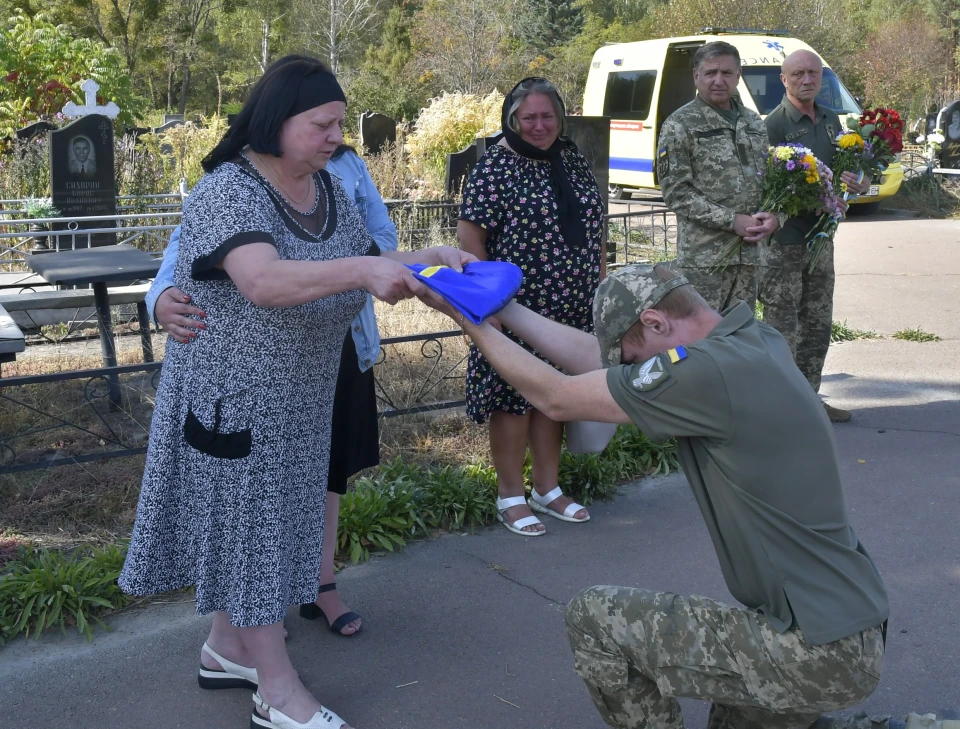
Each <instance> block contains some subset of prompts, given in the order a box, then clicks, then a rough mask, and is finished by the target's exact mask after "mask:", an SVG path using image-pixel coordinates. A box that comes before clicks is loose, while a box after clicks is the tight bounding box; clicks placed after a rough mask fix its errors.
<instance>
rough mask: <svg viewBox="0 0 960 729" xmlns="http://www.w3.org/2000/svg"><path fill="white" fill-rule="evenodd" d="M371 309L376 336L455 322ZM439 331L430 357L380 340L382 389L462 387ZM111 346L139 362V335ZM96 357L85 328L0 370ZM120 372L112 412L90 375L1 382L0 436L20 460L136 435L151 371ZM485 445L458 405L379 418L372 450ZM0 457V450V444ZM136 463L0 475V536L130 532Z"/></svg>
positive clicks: (108, 537) (413, 454)
mask: <svg viewBox="0 0 960 729" xmlns="http://www.w3.org/2000/svg"><path fill="white" fill-rule="evenodd" d="M377 318H378V322H379V324H380V329H381V332H382V334H383V336H384V338H387V337H395V336H402V335H409V334H420V333H429V332H436V331H450V330H453V329H455V326H454V324H453V323H452V322H451V321H450V319H449V318H447V317H445V316H443V315H441V314H439V313H437V312H435V311H434V310H432V309H430V308H428V307H426V306H425V305H423V304H421V303H420V302H419V301H407V302H403V303H401V304H399V305H397V306H395V307H390V306H387V305H385V304H379V303H378V305H377ZM164 340H165V337H164V336H162V335H155V336H154V351H155V353H156V357H157V359H158V360H159V359H160V358H162V356H163V344H164ZM439 343H440V345H442V356H439V357H438V356H437V355H438V354H440V350H439V348H438V343H437V342H428V343H422V342H411V343H404V344H398V345H385V346H384V352H385V358H384V361H383V362H381V363H380V364H378V365H377V370H376V373H377V379H378V382H379V383H380V387H381V395H382V396H383V397H384V398H386V399H388V400H389V402H390V403H392V404H393V406H395V407H397V408H403V407H409V406H411V405H413V404H417V403H425V402H427V403H428V402H438V401H449V400H461V399H463V378H464V371H465V365H464V362H463V360H464V358H465V356H466V354H467V345H466V343H465V342H464V340H463V339H462V338H461V337H452V338H447V339H442V340H439ZM117 352H118V361H119V362H120V364H135V363H139V362H141V361H142V357H141V353H140V339H139V336H121V337H118V338H117ZM424 354H427V355H430V357H425V356H424ZM99 366H101V356H100V344H99V341H98V340H97V339H96V338H95V337H94V338H90V339H85V340H82V341H75V340H67V341H64V342H61V343H59V344H38V345H35V346H31V347H28V349H27V352H26V353H24V354H23V355H21V356H19V357H18V359H17V361H16V362H15V363H10V364H7V365H4V369H3V375H4V377H13V376H17V375H20V376H25V375H34V374H40V373H46V372H55V371H67V370H77V369H91V368H96V367H99ZM120 382H121V390H122V394H123V403H122V406H121V409H120V410H119V411H117V412H112V411H110V409H109V408H107V407H106V400H105V399H104V396H105V394H106V392H105V387H104V386H103V384H102V381H99V380H92V381H91V380H88V379H81V380H67V381H61V382H56V383H45V384H41V385H27V386H20V387H13V388H4V389H2V390H0V437H2V439H3V440H0V443H2V442H4V441H6V442H7V443H9V445H10V446H11V447H13V448H15V450H16V451H17V456H18V458H17V460H18V462H23V463H25V462H32V461H37V460H42V459H44V458H48V459H50V458H56V457H68V456H71V455H78V454H81V453H83V454H87V453H96V452H98V451H107V450H114V449H116V448H117V447H118V446H116V445H115V444H113V443H111V442H109V440H110V430H112V431H113V433H115V434H116V435H117V436H118V437H119V438H120V440H121V441H122V442H123V443H124V444H126V445H129V446H132V447H142V446H145V445H146V442H147V438H148V435H149V425H150V417H151V415H152V411H153V398H154V396H155V391H154V389H153V383H154V380H153V373H134V374H130V375H123V376H121V378H120ZM91 388H92V389H91ZM85 389H86V395H85ZM88 396H90V397H94V398H95V401H96V403H97V408H96V410H94V409H93V408H91V407H90V405H89V404H88V402H87V397H88ZM97 396H99V399H96V398H97ZM11 399H12V400H16V401H18V402H20V403H23V404H24V405H26V406H27V407H24V406H23V405H19V404H16V403H15V402H13V401H12V400H11ZM38 411H39V412H38ZM41 413H49V414H51V415H54V416H59V417H62V418H63V419H65V420H70V421H72V422H75V423H76V424H77V425H79V426H81V427H82V428H83V429H85V431H86V432H84V430H80V429H77V428H70V427H65V426H64V427H51V426H56V425H57V423H56V422H55V421H53V420H52V419H51V418H50V417H49V416H45V415H43V414H41ZM45 428H46V429H45ZM18 434H22V435H19V436H18ZM486 451H487V446H486V428H484V427H478V426H475V425H473V424H471V423H469V422H468V421H467V419H466V417H465V416H464V415H463V412H462V410H457V411H446V412H439V413H430V414H424V415H413V416H404V417H401V418H385V419H383V420H382V421H381V454H382V458H383V460H393V459H394V458H396V457H398V456H402V457H403V458H404V459H405V460H408V461H412V462H418V463H422V464H429V463H436V464H464V463H469V462H472V461H474V460H477V459H478V458H480V457H483V456H485V455H486ZM6 455H9V454H6ZM2 457H4V454H2V453H0V458H2ZM143 467H144V456H132V457H124V458H115V459H110V460H105V461H97V462H90V463H85V464H79V465H73V466H61V467H56V468H49V469H42V470H38V471H30V472H23V473H14V474H6V475H2V476H0V537H3V538H4V539H6V540H8V541H9V540H11V539H14V538H18V539H23V538H25V539H27V540H29V541H33V542H37V543H42V544H46V545H48V546H60V545H66V544H75V543H78V542H91V541H92V542H101V541H114V540H115V539H116V538H117V537H118V536H123V535H126V534H129V531H130V529H131V527H132V525H133V519H134V516H135V510H136V504H137V498H138V496H139V490H140V481H141V478H142V475H143ZM11 543H12V542H11ZM7 551H9V550H7Z"/></svg>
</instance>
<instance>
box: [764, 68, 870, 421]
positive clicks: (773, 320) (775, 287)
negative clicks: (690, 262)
mask: <svg viewBox="0 0 960 729" xmlns="http://www.w3.org/2000/svg"><path fill="white" fill-rule="evenodd" d="M780 80H781V81H783V85H784V87H785V88H786V90H787V93H786V95H785V96H784V97H783V101H781V102H780V106H778V107H777V108H776V109H774V110H773V111H772V112H770V114H769V115H768V116H767V119H766V125H767V133H768V134H769V136H770V141H771V143H773V144H785V143H787V142H794V143H798V144H802V145H803V146H804V147H807V148H809V149H810V151H812V152H813V155H814V156H815V157H816V158H817V159H819V160H820V161H821V162H823V163H824V164H825V165H827V166H828V167H832V166H833V155H834V153H835V152H836V150H837V144H836V141H837V135H838V134H839V133H840V132H841V131H842V130H843V128H844V127H843V125H842V124H841V123H840V117H838V116H837V113H836V112H835V111H834V110H833V109H829V108H827V107H824V106H820V105H819V104H817V103H816V98H817V95H818V94H819V93H820V85H821V83H822V81H823V62H822V61H821V60H820V58H819V56H817V54H816V53H812V52H810V51H795V52H793V53H791V54H790V55H789V56H787V57H786V58H785V59H784V61H783V67H782V69H781V74H780ZM840 179H841V180H842V181H843V182H845V183H847V187H848V188H849V189H850V191H851V192H853V193H866V192H869V191H870V180H864V181H863V182H862V183H858V182H857V178H856V176H855V175H854V174H853V173H851V172H844V173H843V175H841V178H840ZM818 218H819V216H818V215H806V216H800V217H797V218H790V219H789V220H788V221H787V222H786V224H785V225H784V226H783V229H782V230H780V231H779V232H778V233H777V234H776V236H775V238H774V240H773V243H772V245H770V246H768V247H767V248H766V249H765V250H764V253H765V255H764V261H763V268H762V272H761V284H760V300H761V301H762V302H763V307H764V308H763V320H764V321H765V322H767V323H768V324H769V325H770V326H772V327H773V328H774V329H776V330H777V331H778V332H780V333H781V334H782V335H783V338H784V339H786V340H787V344H789V345H790V350H791V351H792V352H793V356H794V359H795V360H796V363H797V367H799V368H800V371H801V372H802V373H803V375H804V377H806V378H807V382H809V383H810V385H811V386H812V387H813V389H814V391H815V392H819V391H820V377H821V373H822V372H823V363H824V361H825V360H826V358H827V349H829V347H830V332H831V329H832V326H833V285H834V272H833V241H832V240H831V241H829V242H828V243H827V245H826V247H825V248H824V249H823V253H822V254H821V256H820V260H819V261H818V262H817V266H816V268H815V269H814V270H813V272H810V271H809V270H808V269H809V268H810V261H811V257H810V252H809V251H808V250H807V245H806V244H807V237H808V236H809V234H810V231H811V230H813V227H814V225H816V223H817V220H818ZM823 406H824V408H826V410H827V415H828V416H829V417H830V420H832V421H833V422H835V423H845V422H847V421H848V420H850V412H849V411H848V410H841V409H840V408H835V407H833V406H831V405H828V404H827V403H824V404H823Z"/></svg>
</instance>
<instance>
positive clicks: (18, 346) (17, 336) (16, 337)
mask: <svg viewBox="0 0 960 729" xmlns="http://www.w3.org/2000/svg"><path fill="white" fill-rule="evenodd" d="M24 347H25V345H24V341H23V332H21V331H20V327H18V326H17V325H16V323H14V321H13V317H11V316H10V315H9V314H8V313H7V311H6V309H4V308H3V307H2V306H0V362H13V361H14V360H16V358H17V354H18V353H19V352H22V351H23V350H24Z"/></svg>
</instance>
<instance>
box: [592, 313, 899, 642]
mask: <svg viewBox="0 0 960 729" xmlns="http://www.w3.org/2000/svg"><path fill="white" fill-rule="evenodd" d="M607 385H608V387H609V389H610V393H611V394H612V395H613V398H614V399H615V400H616V401H617V403H618V404H619V405H620V407H621V408H623V411H624V412H625V413H626V414H627V415H629V416H630V419H631V420H632V421H633V422H634V423H636V425H637V427H639V428H640V430H642V431H643V432H644V433H645V434H646V435H648V436H649V437H650V438H651V439H653V440H665V439H666V438H669V437H675V438H676V439H677V452H678V455H679V457H680V465H681V466H682V468H683V473H684V475H685V476H686V477H687V481H689V483H690V488H691V489H692V490H693V494H694V496H695V497H696V500H697V504H698V505H699V506H700V511H701V513H702V514H703V518H704V521H705V522H706V525H707V529H708V531H709V532H710V537H711V539H712V540H713V545H714V548H715V549H716V552H717V557H718V558H719V560H720V568H721V570H722V571H723V576H724V579H725V581H726V583H727V587H728V588H729V589H730V592H731V594H733V596H734V597H735V598H736V599H737V600H739V601H740V602H741V603H743V604H744V605H746V606H747V607H748V608H753V609H756V610H759V611H761V612H763V613H764V614H765V615H766V616H767V617H768V618H769V619H770V622H771V623H772V624H773V626H774V627H775V628H776V629H777V630H779V631H781V632H783V631H786V630H788V629H789V628H790V627H791V626H793V625H798V626H799V627H800V629H801V630H802V631H803V634H804V636H805V637H806V638H807V640H808V641H809V642H810V643H812V644H814V645H820V644H823V643H831V642H833V641H835V640H840V639H841V638H845V637H847V636H850V635H854V634H855V633H858V632H860V631H862V630H866V629H867V628H875V627H878V626H880V624H881V623H883V621H884V620H886V619H887V615H888V613H889V605H888V601H887V592H886V588H885V587H884V584H883V580H882V579H881V578H880V574H879V572H878V571H877V568H876V567H875V566H874V564H873V560H872V559H871V558H870V555H869V553H868V552H867V550H866V549H865V548H864V546H863V544H861V542H860V540H859V539H858V538H857V535H856V533H855V532H854V530H853V527H852V526H851V525H850V520H849V517H848V515H847V508H846V504H845V502H844V498H843V488H842V487H841V484H840V467H839V459H838V457H837V450H836V444H835V442H834V436H833V428H832V427H831V425H830V421H829V420H828V419H827V415H826V413H825V412H824V410H823V404H822V403H821V402H820V398H819V397H818V396H817V393H815V392H814V391H813V389H812V388H811V387H810V385H809V383H808V382H807V380H806V378H805V377H804V376H803V375H802V374H801V373H800V370H798V369H797V366H796V365H795V364H794V363H793V355H792V354H791V353H790V347H789V346H788V345H787V343H786V341H784V339H783V337H782V336H780V334H779V333H778V332H777V331H776V330H775V329H773V327H770V326H768V325H766V324H763V323H762V322H758V321H757V320H756V319H755V318H754V316H753V311H751V309H750V308H749V307H748V306H747V305H746V304H745V303H743V302H741V303H739V304H737V305H736V306H735V307H732V308H730V309H728V310H727V311H725V312H724V314H723V321H721V322H720V323H719V324H718V325H717V326H716V327H715V328H714V329H713V331H712V332H710V334H709V335H708V336H707V337H706V338H704V339H701V340H700V341H699V342H696V343H694V344H691V345H689V346H688V347H686V348H679V349H676V350H671V351H670V352H668V353H666V354H660V355H657V356H655V357H653V358H652V359H650V360H648V361H647V362H644V363H643V364H626V365H621V366H619V367H612V368H610V369H608V370H607ZM677 548H678V549H682V548H683V547H682V545H677Z"/></svg>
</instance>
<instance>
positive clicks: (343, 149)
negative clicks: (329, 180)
mask: <svg viewBox="0 0 960 729" xmlns="http://www.w3.org/2000/svg"><path fill="white" fill-rule="evenodd" d="M347 152H353V153H354V154H355V155H357V156H358V157H359V156H360V153H359V152H357V150H356V147H351V146H350V145H349V144H341V145H340V146H339V147H337V148H336V150H334V152H333V156H332V157H331V158H330V159H331V160H337V159H340V158H341V157H343V155H345V154H346V153H347Z"/></svg>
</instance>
